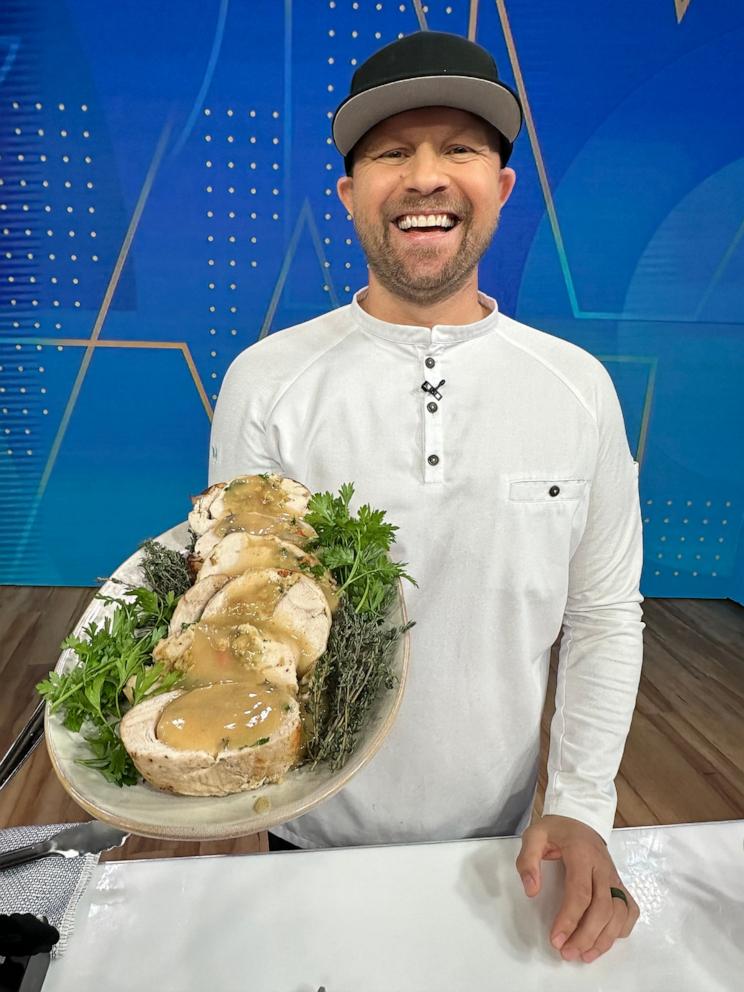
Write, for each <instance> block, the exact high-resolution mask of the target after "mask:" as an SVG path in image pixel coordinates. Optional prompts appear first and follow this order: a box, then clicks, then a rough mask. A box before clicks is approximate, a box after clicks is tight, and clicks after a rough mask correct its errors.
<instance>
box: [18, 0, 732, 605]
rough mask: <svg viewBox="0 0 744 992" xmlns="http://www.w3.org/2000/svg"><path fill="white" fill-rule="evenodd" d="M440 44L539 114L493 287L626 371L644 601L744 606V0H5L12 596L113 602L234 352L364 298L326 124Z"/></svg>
mask: <svg viewBox="0 0 744 992" xmlns="http://www.w3.org/2000/svg"><path fill="white" fill-rule="evenodd" d="M427 28H431V29H435V30H449V31H452V32H456V33H459V34H462V35H468V34H469V33H470V34H471V36H473V35H474V36H475V37H476V40H478V41H480V42H481V43H483V44H485V45H486V46H487V47H489V48H490V49H491V50H492V51H493V53H494V55H495V57H496V61H497V64H498V65H499V68H500V71H501V73H502V75H503V76H504V77H505V78H506V79H507V80H508V81H509V82H510V83H511V84H512V85H513V86H515V87H516V88H517V89H518V90H519V91H520V94H521V96H522V100H523V103H524V105H525V108H526V112H527V121H526V126H525V129H524V131H523V133H522V135H521V137H520V139H519V141H518V143H517V147H516V150H515V153H514V156H513V158H512V161H511V163H510V164H511V165H512V166H513V167H514V168H515V169H516V171H517V175H518V182H517V187H516V190H515V193H514V195H513V196H512V199H511V200H510V202H509V204H508V206H507V208H506V209H505V211H504V214H503V216H502V222H501V226H500V228H499V231H498V234H497V236H496V239H495V242H494V245H493V247H492V248H491V249H490V251H489V253H488V255H487V256H486V258H485V260H484V263H483V265H482V267H481V284H482V286H483V288H484V289H485V290H486V291H487V292H490V293H491V294H493V295H495V296H496V297H497V298H498V300H499V303H500V306H501V309H502V310H504V311H505V312H507V313H510V314H513V315H514V316H516V317H517V318H518V319H520V320H523V321H525V322H526V323H529V324H532V325H534V326H536V327H540V328H542V329H544V330H547V331H549V332H551V333H554V334H557V335H559V336H561V337H564V338H566V339H568V340H571V341H574V342H576V343H577V344H579V345H580V346H582V347H584V348H586V349H588V350H589V351H591V352H592V353H593V354H595V355H597V356H598V357H599V358H600V359H601V360H602V361H603V362H604V363H605V364H606V367H607V369H608V370H609V372H610V374H611V375H612V377H613V379H614V381H615V384H616V386H617V389H618V393H619V395H620V398H621V402H622V405H623V410H624V413H625V417H626V425H627V430H628V437H629V440H630V444H631V448H632V450H633V452H634V454H635V456H636V458H637V459H638V460H639V461H640V463H641V494H642V503H643V510H644V522H645V548H646V566H645V571H644V577H643V583H642V590H643V592H644V594H645V595H646V596H702V597H725V596H731V597H732V598H736V599H738V600H740V601H741V600H742V599H744V547H742V516H743V510H744V464H743V460H742V453H741V440H740V433H741V423H742V419H743V415H744V400H743V399H742V389H741V387H740V380H741V371H742V364H743V363H742V344H741V337H742V335H741V328H742V320H743V318H744V303H743V302H742V299H743V298H742V294H741V290H740V287H741V284H742V277H743V276H744V250H743V249H742V233H743V232H744V226H742V210H741V204H742V195H741V194H742V188H743V187H744V159H743V158H742V141H741V127H740V106H739V104H740V96H739V95H740V94H741V92H742V91H743V90H744V69H742V60H741V51H742V46H743V45H744V8H742V5H741V4H740V3H739V2H735V0H719V2H716V3H712V2H710V0H627V2H622V3H617V4H597V3H596V2H594V0H578V2H576V3H572V4H556V3H554V2H552V0H531V2H530V3H525V2H515V0H489V2H486V0H481V2H480V3H478V2H470V0H449V2H437V3H429V4H423V5H422V4H421V3H420V2H419V0H405V2H398V3H393V2H390V0H384V2H371V0H358V2H353V0H330V2H328V0H304V2H298V0H295V2H294V3H292V2H290V0H286V2H284V3H283V4H281V3H279V2H276V0H262V2H257V0H251V2H248V0H242V2H239V0H213V2H204V0H201V2H196V0H181V2H180V3H178V4H152V3H145V2H130V3H127V4H101V3H97V2H96V3H94V2H93V0H68V2H67V3H66V4H65V3H61V2H59V0H54V2H52V0H24V2H20V0H12V2H10V3H6V4H5V5H4V6H3V9H2V12H0V155H1V156H2V157H1V158H0V183H1V185H0V263H1V265H2V274H1V275H0V380H1V382H0V389H2V392H1V393H0V485H1V486H2V496H1V497H0V499H1V501H2V505H1V506H0V510H1V511H2V514H1V516H0V542H2V553H1V555H0V581H2V582H5V583H19V584H27V583H28V584H46V583H50V584H75V585H77V584H81V585H84V584H92V583H94V582H95V580H96V577H97V576H101V575H107V574H109V573H110V571H111V570H112V569H113V568H114V567H115V566H116V564H117V563H118V562H119V561H120V560H121V559H123V558H124V557H126V556H127V555H128V554H129V553H131V551H132V550H133V549H134V548H135V547H136V546H137V545H138V544H139V542H140V541H141V540H143V539H144V538H145V537H147V536H150V535H152V534H155V533H158V532H159V531H161V530H163V529H165V528H166V527H168V526H170V525H172V524H173V523H175V522H176V521H178V520H180V519H182V518H183V517H184V514H185V511H186V508H187V503H186V499H187V496H188V494H189V493H193V492H197V491H199V490H200V489H202V488H203V486H204V484H205V481H206V459H207V441H208V436H209V426H210V417H211V412H212V408H213V405H214V401H215V399H216V396H217V393H218V390H219V384H220V382H221V379H222V376H223V375H224V372H225V370H226V368H227V366H228V365H229V363H230V361H231V360H232V358H233V357H234V356H235V355H236V354H237V353H238V352H239V351H240V350H242V349H243V348H245V347H246V346H247V345H249V344H250V343H251V342H253V341H255V340H257V339H258V338H259V337H261V336H263V335H265V334H268V333H271V332H272V331H273V330H276V329H277V328H280V327H284V326H288V325H289V324H293V323H297V322H298V321H301V320H305V319H308V318H310V317H312V316H314V315H316V314H318V313H320V312H322V311H324V310H326V309H329V308H330V307H333V306H338V305H340V304H343V303H345V302H347V301H348V300H349V299H350V296H351V294H352V292H354V291H355V290H356V289H357V288H359V287H360V286H362V285H364V284H365V282H366V271H365V265H364V259H363V257H362V255H361V252H360V250H359V248H358V246H357V243H356V240H355V238H354V235H353V228H352V225H351V224H350V223H349V220H348V218H347V216H346V213H345V211H344V209H343V207H342V206H341V204H340V203H339V202H338V200H337V198H336V195H335V182H336V179H337V177H338V175H339V174H340V172H341V168H342V167H341V162H340V160H339V158H338V156H337V154H336V152H335V150H334V148H333V146H332V144H331V139H330V117H331V115H332V112H333V109H334V108H335V106H336V105H337V103H338V102H339V101H340V99H342V97H343V96H344V94H345V93H346V91H347V89H348V84H349V79H350V76H351V73H352V72H353V69H354V67H355V66H356V65H357V64H358V63H359V62H360V61H362V60H363V59H364V58H366V57H367V55H369V54H370V53H371V52H372V51H373V50H374V49H376V48H377V47H379V46H381V45H382V44H384V43H386V42H389V41H391V40H393V39H395V38H396V37H398V36H399V35H401V34H408V33H411V32H413V31H417V30H426V29H427Z"/></svg>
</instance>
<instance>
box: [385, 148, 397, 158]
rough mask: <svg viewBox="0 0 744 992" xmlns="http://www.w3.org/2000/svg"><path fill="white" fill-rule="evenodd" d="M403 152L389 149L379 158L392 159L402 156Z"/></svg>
mask: <svg viewBox="0 0 744 992" xmlns="http://www.w3.org/2000/svg"><path fill="white" fill-rule="evenodd" d="M402 154H403V152H402V151H401V150H400V149H399V148H391V149H390V151H388V152H383V153H382V154H381V155H380V158H392V157H394V156H398V155H402Z"/></svg>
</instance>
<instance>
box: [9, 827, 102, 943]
mask: <svg viewBox="0 0 744 992" xmlns="http://www.w3.org/2000/svg"><path fill="white" fill-rule="evenodd" d="M71 826H73V824H72V823H52V824H46V825H45V826H40V827H9V828H8V829H7V830H0V851H12V850H13V849H14V848H16V847H26V845H28V844H36V843H37V842H38V841H41V840H46V839H47V838H48V837H52V836H53V835H54V834H56V833H59V831H60V830H64V829H65V828H67V827H71ZM98 858H99V855H98V854H86V855H84V856H83V857H80V858H61V857H59V856H57V855H52V856H51V857H48V858H42V859H41V860H39V861H32V862H30V864H27V865H17V866H16V867H15V868H5V869H3V870H2V871H0V913H8V914H9V913H33V914H34V915H36V916H46V918H47V919H48V920H49V922H50V923H51V924H52V925H53V926H55V927H56V928H57V929H58V930H59V943H58V944H55V946H54V947H53V948H52V957H53V958H56V957H59V956H60V954H63V953H64V951H65V947H66V946H67V941H68V938H69V936H70V934H71V933H72V931H73V927H74V925H75V908H76V907H77V904H78V900H79V899H80V896H81V895H82V894H83V892H84V891H85V887H86V886H87V884H88V882H89V881H90V876H91V873H92V871H93V869H94V868H95V866H96V864H97V863H98Z"/></svg>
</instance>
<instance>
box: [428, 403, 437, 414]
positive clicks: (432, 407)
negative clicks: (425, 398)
mask: <svg viewBox="0 0 744 992" xmlns="http://www.w3.org/2000/svg"><path fill="white" fill-rule="evenodd" d="M426 409H427V410H428V411H429V413H436V412H437V410H438V409H439V407H438V406H437V404H436V403H427V404H426Z"/></svg>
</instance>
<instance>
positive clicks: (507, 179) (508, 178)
mask: <svg viewBox="0 0 744 992" xmlns="http://www.w3.org/2000/svg"><path fill="white" fill-rule="evenodd" d="M516 181H517V174H516V172H515V171H514V169H509V168H506V169H501V170H500V172H499V201H500V203H501V206H502V207H503V206H504V204H505V203H506V201H507V200H508V199H509V197H510V196H511V195H512V190H513V189H514V184H515V183H516Z"/></svg>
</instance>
